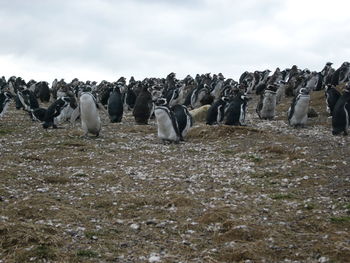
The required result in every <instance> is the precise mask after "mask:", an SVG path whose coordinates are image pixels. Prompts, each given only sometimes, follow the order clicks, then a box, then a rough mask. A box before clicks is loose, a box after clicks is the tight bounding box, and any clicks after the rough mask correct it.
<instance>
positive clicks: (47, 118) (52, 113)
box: [33, 98, 68, 129]
mask: <svg viewBox="0 0 350 263" xmlns="http://www.w3.org/2000/svg"><path fill="white" fill-rule="evenodd" d="M67 104H68V102H67V101H65V100H64V99H62V98H59V99H57V100H56V101H55V102H53V103H52V104H51V105H50V106H49V107H48V108H47V110H46V111H45V112H44V111H43V110H42V108H39V109H38V110H35V111H34V112H33V115H34V116H35V117H36V118H37V119H39V120H40V121H43V122H44V123H43V128H44V129H47V128H50V127H53V128H57V125H56V123H55V117H57V116H59V115H60V113H61V110H62V108H64V106H65V105H67ZM43 113H45V115H44V118H43V119H41V115H42V114H43Z"/></svg>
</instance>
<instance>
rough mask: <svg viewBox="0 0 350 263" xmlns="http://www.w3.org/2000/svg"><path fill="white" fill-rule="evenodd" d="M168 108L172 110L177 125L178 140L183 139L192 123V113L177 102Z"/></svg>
mask: <svg viewBox="0 0 350 263" xmlns="http://www.w3.org/2000/svg"><path fill="white" fill-rule="evenodd" d="M170 109H171V110H172V111H173V112H174V115H175V118H176V120H177V124H178V127H179V132H180V135H181V136H180V140H181V141H183V138H184V137H185V136H186V134H187V133H188V131H189V129H190V128H191V127H192V125H193V119H192V115H191V114H190V113H189V111H188V109H187V107H186V106H184V105H180V104H177V105H174V106H173V107H171V108H170Z"/></svg>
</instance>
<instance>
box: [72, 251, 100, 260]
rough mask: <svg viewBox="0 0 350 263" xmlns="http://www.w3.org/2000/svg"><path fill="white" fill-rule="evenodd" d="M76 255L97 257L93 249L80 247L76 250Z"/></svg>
mask: <svg viewBox="0 0 350 263" xmlns="http://www.w3.org/2000/svg"><path fill="white" fill-rule="evenodd" d="M77 256H78V257H85V258H97V257H98V253H97V252H95V251H93V250H87V249H80V250H78V251H77Z"/></svg>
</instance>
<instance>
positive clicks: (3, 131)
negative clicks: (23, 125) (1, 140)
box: [0, 129, 14, 136]
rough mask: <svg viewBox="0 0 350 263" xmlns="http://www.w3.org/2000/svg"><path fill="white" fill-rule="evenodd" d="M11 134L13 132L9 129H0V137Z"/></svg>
mask: <svg viewBox="0 0 350 263" xmlns="http://www.w3.org/2000/svg"><path fill="white" fill-rule="evenodd" d="M13 132H14V130H10V129H0V136H4V135H9V134H12V133H13Z"/></svg>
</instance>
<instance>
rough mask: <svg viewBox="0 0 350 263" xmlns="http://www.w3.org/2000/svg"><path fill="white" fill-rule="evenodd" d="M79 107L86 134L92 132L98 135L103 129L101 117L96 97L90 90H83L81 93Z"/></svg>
mask: <svg viewBox="0 0 350 263" xmlns="http://www.w3.org/2000/svg"><path fill="white" fill-rule="evenodd" d="M79 109H80V119H81V126H82V128H83V130H84V136H87V135H88V134H89V133H91V134H93V135H95V136H96V137H98V136H99V134H100V131H101V119H100V114H99V112H98V104H97V101H96V98H95V97H94V96H93V95H92V94H91V93H90V92H83V93H82V94H81V95H80V99H79Z"/></svg>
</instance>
